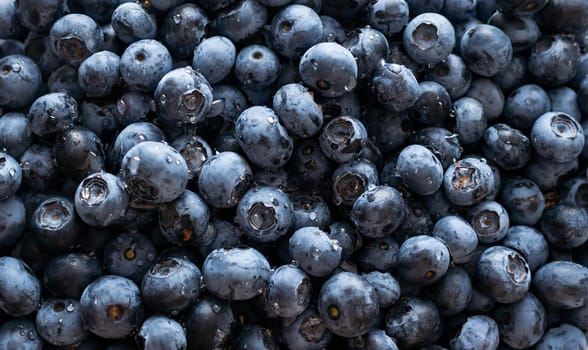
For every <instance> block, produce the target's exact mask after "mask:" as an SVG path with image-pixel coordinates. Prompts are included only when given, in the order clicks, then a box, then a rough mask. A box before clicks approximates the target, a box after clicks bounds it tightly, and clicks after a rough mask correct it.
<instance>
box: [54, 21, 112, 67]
mask: <svg viewBox="0 0 588 350" xmlns="http://www.w3.org/2000/svg"><path fill="white" fill-rule="evenodd" d="M49 39H50V40H51V47H52V48H53V52H54V53H55V55H57V57H59V58H60V59H61V60H63V61H64V62H65V63H67V64H70V65H72V66H76V67H77V66H79V65H80V63H82V61H83V60H84V59H86V58H87V57H88V56H90V55H91V54H93V53H94V52H97V51H100V50H102V47H103V45H104V34H103V33H102V29H101V28H100V26H99V25H98V23H96V22H95V21H94V20H93V19H92V17H89V16H87V15H84V14H81V13H70V14H67V15H65V16H63V17H61V18H59V19H58V20H57V21H55V23H54V24H53V25H52V26H51V30H50V32H49Z"/></svg>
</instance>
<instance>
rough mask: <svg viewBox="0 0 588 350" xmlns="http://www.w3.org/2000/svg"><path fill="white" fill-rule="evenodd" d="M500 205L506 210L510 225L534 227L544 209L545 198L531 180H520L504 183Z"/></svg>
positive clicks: (510, 180)
mask: <svg viewBox="0 0 588 350" xmlns="http://www.w3.org/2000/svg"><path fill="white" fill-rule="evenodd" d="M499 199H500V203H501V204H502V205H503V206H504V207H505V208H506V210H507V211H508V214H509V218H510V221H511V223H512V224H518V225H534V224H536V223H537V222H538V221H539V219H540V218H541V216H542V215H543V210H544V209H545V198H544V196H543V193H541V190H540V188H539V187H538V186H537V184H535V183H534V182H533V181H532V180H528V179H524V178H520V179H509V180H508V181H506V182H505V184H504V186H503V188H502V191H501V193H500V197H499Z"/></svg>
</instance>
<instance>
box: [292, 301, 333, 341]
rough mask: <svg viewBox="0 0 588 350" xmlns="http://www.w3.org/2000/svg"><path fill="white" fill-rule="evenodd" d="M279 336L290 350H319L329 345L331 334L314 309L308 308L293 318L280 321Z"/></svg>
mask: <svg viewBox="0 0 588 350" xmlns="http://www.w3.org/2000/svg"><path fill="white" fill-rule="evenodd" d="M280 336H281V337H282V340H283V342H284V345H286V346H287V347H288V349H291V350H320V349H323V348H325V347H327V346H328V345H329V343H330V342H331V340H332V338H333V333H331V331H329V329H328V328H327V326H326V325H325V321H324V320H323V319H322V318H321V317H320V316H319V315H318V313H317V311H316V310H315V308H314V307H308V308H307V309H306V310H304V312H302V313H301V314H300V315H298V316H296V317H295V318H288V319H284V320H282V323H281V324H280Z"/></svg>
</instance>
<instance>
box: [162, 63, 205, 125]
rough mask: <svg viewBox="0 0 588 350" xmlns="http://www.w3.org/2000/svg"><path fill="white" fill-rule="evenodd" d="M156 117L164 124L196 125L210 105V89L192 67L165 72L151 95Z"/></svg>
mask: <svg viewBox="0 0 588 350" xmlns="http://www.w3.org/2000/svg"><path fill="white" fill-rule="evenodd" d="M153 96H154V100H155V107H156V112H157V118H158V119H159V121H160V122H161V123H162V124H164V125H168V126H174V125H181V124H197V123H199V122H201V121H202V120H203V119H204V117H205V115H206V113H207V112H208V111H209V110H210V108H211V106H212V88H211V87H210V84H209V83H208V81H207V80H206V78H205V77H204V75H202V74H201V73H199V72H198V71H196V70H194V69H193V68H192V67H184V68H176V69H174V70H172V71H169V72H167V73H166V74H165V75H164V76H163V77H161V79H160V80H159V82H157V86H156V87H155V92H154V94H153Z"/></svg>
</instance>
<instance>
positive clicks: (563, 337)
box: [535, 323, 588, 350]
mask: <svg viewBox="0 0 588 350" xmlns="http://www.w3.org/2000/svg"><path fill="white" fill-rule="evenodd" d="M587 347H588V340H586V334H584V332H583V330H581V329H580V328H578V327H576V326H574V325H571V324H568V323H563V324H561V325H560V326H559V327H552V328H550V329H548V330H547V331H546V332H545V334H544V335H543V337H542V338H541V340H539V342H538V343H537V344H536V345H535V349H537V350H547V349H557V348H565V349H570V350H572V349H573V350H581V349H586V348H587Z"/></svg>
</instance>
